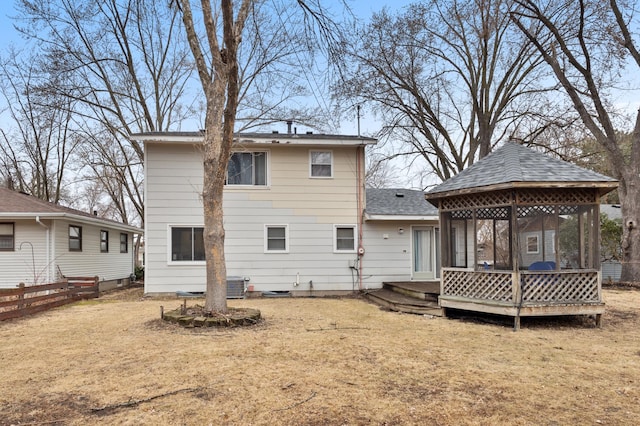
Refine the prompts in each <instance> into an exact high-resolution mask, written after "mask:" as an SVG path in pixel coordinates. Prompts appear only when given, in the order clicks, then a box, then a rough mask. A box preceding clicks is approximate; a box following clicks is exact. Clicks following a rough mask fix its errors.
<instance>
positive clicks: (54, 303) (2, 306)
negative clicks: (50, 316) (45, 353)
mask: <svg viewBox="0 0 640 426" xmlns="http://www.w3.org/2000/svg"><path fill="white" fill-rule="evenodd" d="M98 296H99V288H98V277H66V278H64V279H63V280H61V281H58V282H55V283H51V284H42V285H33V286H25V285H24V283H20V284H19V285H18V287H17V288H8V289H0V321H4V320H7V319H10V318H19V317H23V316H27V315H31V314H35V313H36V312H42V311H46V310H48V309H52V308H55V307H58V306H62V305H66V304H67V303H73V302H76V301H78V300H83V299H93V298H96V297H98Z"/></svg>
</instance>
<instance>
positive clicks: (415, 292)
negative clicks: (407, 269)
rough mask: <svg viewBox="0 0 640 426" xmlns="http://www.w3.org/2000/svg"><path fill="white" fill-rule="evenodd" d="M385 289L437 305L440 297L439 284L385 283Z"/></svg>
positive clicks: (422, 282)
mask: <svg viewBox="0 0 640 426" xmlns="http://www.w3.org/2000/svg"><path fill="white" fill-rule="evenodd" d="M383 288H385V289H387V290H392V291H395V292H397V293H401V294H404V295H405V296H409V297H411V298H414V299H420V300H426V301H430V302H435V303H436V304H437V303H438V296H439V295H440V283H439V282H424V281H421V282H412V281H400V282H385V283H383Z"/></svg>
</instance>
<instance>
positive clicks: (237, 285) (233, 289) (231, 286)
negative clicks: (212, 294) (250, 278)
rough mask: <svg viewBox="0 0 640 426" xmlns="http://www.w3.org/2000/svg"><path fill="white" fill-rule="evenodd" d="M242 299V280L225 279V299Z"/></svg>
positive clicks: (239, 278)
mask: <svg viewBox="0 0 640 426" xmlns="http://www.w3.org/2000/svg"><path fill="white" fill-rule="evenodd" d="M242 298H244V278H243V277H227V299H242Z"/></svg>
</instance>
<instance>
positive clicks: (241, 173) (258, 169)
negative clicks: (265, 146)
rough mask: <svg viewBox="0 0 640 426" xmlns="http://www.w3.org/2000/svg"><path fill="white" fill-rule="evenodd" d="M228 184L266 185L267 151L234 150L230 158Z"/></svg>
mask: <svg viewBox="0 0 640 426" xmlns="http://www.w3.org/2000/svg"><path fill="white" fill-rule="evenodd" d="M226 184H227V185H244V186H266V185H267V153H266V152H265V151H258V152H234V153H233V154H231V158H230V159H229V167H228V169H227V182H226Z"/></svg>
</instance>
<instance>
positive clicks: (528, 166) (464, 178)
mask: <svg viewBox="0 0 640 426" xmlns="http://www.w3.org/2000/svg"><path fill="white" fill-rule="evenodd" d="M615 182H616V180H615V179H613V178H610V177H608V176H604V175H602V174H600V173H596V172H594V171H591V170H587V169H584V168H582V167H580V166H576V165H575V164H572V163H568V162H566V161H562V160H559V159H557V158H553V157H550V156H548V155H545V154H542V153H540V152H537V151H534V150H533V149H530V148H527V147H525V146H522V145H519V144H516V143H511V142H509V143H505V144H504V145H502V146H501V147H500V148H498V149H496V150H495V151H494V152H492V153H491V154H489V155H487V156H486V157H485V158H483V159H482V160H480V161H478V162H476V163H474V164H473V165H471V166H470V167H468V168H466V169H465V170H463V171H461V172H460V173H458V174H457V175H455V176H454V177H452V178H451V179H448V180H447V181H445V182H443V183H442V184H440V185H438V186H436V187H435V188H433V189H431V190H430V191H428V192H427V197H428V198H436V197H430V196H432V195H433V196H436V195H437V194H441V193H446V192H452V191H453V192H455V191H460V190H469V189H474V188H482V187H489V186H495V185H499V186H501V187H508V186H509V185H508V184H511V183H541V184H542V183H547V184H550V183H560V184H561V183H585V186H589V185H588V184H598V183H601V184H604V186H606V187H611V188H613V187H615ZM607 192H608V191H607Z"/></svg>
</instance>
